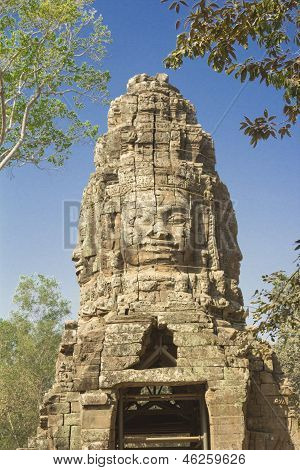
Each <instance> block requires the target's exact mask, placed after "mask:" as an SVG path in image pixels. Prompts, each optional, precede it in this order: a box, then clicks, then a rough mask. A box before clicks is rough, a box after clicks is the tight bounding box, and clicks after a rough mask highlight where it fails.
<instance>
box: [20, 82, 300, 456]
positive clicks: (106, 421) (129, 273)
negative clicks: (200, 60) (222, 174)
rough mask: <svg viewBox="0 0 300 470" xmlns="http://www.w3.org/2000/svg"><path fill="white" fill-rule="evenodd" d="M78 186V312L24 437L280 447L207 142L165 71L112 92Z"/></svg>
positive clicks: (289, 414)
mask: <svg viewBox="0 0 300 470" xmlns="http://www.w3.org/2000/svg"><path fill="white" fill-rule="evenodd" d="M95 166H96V169H95V172H94V173H93V174H92V175H91V177H90V180H89V182H88V185H87V187H86V189H85V191H84V194H83V200H82V206H81V213H80V221H79V240H78V246H77V248H76V249H75V251H74V255H73V256H74V261H75V266H76V274H77V277H78V282H79V285H80V293H81V300H80V312H79V318H78V321H69V322H67V323H66V325H65V333H64V335H63V338H62V343H61V346H60V351H59V354H58V360H57V369H56V378H55V383H54V385H53V387H52V388H51V390H50V391H49V392H48V393H47V394H46V395H45V397H44V401H43V404H42V407H41V418H40V426H39V428H38V431H37V436H36V437H35V438H32V439H30V442H29V448H35V449H142V448H151V449H170V448H171V449H172V448H174V449H292V448H295V446H296V444H295V442H296V434H297V428H296V420H295V419H294V418H293V410H292V408H291V407H290V406H289V399H290V394H291V391H290V389H289V387H288V384H287V383H286V381H285V380H284V379H283V375H282V373H281V370H280V367H279V364H278V361H277V360H276V357H275V356H274V354H273V352H272V349H271V348H270V346H269V345H268V343H264V342H259V341H257V340H256V339H255V338H254V334H253V330H252V329H251V328H249V327H246V324H245V317H246V313H245V310H244V309H243V299H242V294H241V291H240V289H239V285H238V284H239V268H240V261H241V258H242V256H241V252H240V249H239V246H238V244H237V223H236V218H235V214H234V210H233V207H232V203H231V200H230V196H229V193H228V190H227V188H226V186H225V185H224V184H223V183H222V182H221V181H220V179H219V176H218V174H217V172H216V170H215V152H214V145H213V141H212V139H211V137H210V135H209V134H207V133H206V132H205V131H204V130H203V129H202V127H201V126H200V125H199V124H197V120H196V114H195V110H194V107H193V106H192V104H191V103H190V102H189V101H187V100H186V99H184V98H183V97H182V95H181V94H180V92H179V91H178V90H177V89H176V88H174V87H173V86H172V85H170V84H169V83H168V77H167V75H165V74H158V75H156V76H155V77H149V76H148V75H146V74H142V75H137V76H135V77H133V78H132V79H131V80H129V82H128V87H127V93H126V94H125V95H123V96H121V97H120V98H117V99H116V100H115V101H113V102H112V104H111V107H110V110H109V114H108V132H107V134H105V135H104V136H102V137H101V138H100V139H99V141H98V143H97V145H96V150H95Z"/></svg>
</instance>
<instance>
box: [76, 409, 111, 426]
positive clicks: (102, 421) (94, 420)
mask: <svg viewBox="0 0 300 470" xmlns="http://www.w3.org/2000/svg"><path fill="white" fill-rule="evenodd" d="M114 416H115V414H114V413H113V412H112V410H98V409H94V408H91V409H83V411H82V429H107V428H110V426H111V425H113V418H114Z"/></svg>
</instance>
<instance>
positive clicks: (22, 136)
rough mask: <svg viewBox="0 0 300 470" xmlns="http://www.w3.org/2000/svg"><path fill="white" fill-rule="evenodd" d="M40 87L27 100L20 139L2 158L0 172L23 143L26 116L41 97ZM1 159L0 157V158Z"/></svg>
mask: <svg viewBox="0 0 300 470" xmlns="http://www.w3.org/2000/svg"><path fill="white" fill-rule="evenodd" d="M41 91H42V89H41V87H39V88H38V89H37V91H36V93H35V94H34V95H33V96H32V98H31V99H30V100H29V102H28V103H27V105H26V108H25V111H24V116H23V120H22V126H21V132H20V138H19V140H18V141H17V143H16V144H15V145H14V146H13V148H12V149H11V150H9V152H8V153H7V154H6V155H5V156H4V158H2V160H1V161H0V170H2V169H3V168H4V167H5V166H6V165H7V163H8V162H9V161H10V160H11V159H12V158H13V156H14V155H15V154H16V152H17V151H18V149H19V148H20V146H21V145H22V143H23V140H24V138H25V134H26V127H27V122H28V116H29V111H30V108H31V107H32V106H33V104H34V103H35V102H36V101H37V99H38V98H39V97H40V95H41ZM0 158H1V157H0Z"/></svg>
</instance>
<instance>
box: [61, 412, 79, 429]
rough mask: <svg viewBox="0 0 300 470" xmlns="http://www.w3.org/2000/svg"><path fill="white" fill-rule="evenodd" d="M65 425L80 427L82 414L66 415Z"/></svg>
mask: <svg viewBox="0 0 300 470" xmlns="http://www.w3.org/2000/svg"><path fill="white" fill-rule="evenodd" d="M64 425H65V426H79V425H80V414H79V413H70V414H68V415H64Z"/></svg>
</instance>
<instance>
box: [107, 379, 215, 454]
mask: <svg viewBox="0 0 300 470" xmlns="http://www.w3.org/2000/svg"><path fill="white" fill-rule="evenodd" d="M119 393H120V395H119V404H118V414H117V421H116V446H115V448H117V449H157V450H160V449H165V450H166V449H173V450H175V449H186V450H189V449H190V450H192V449H203V450H207V449H209V448H210V445H209V422H208V412H207V407H206V404H205V398H204V395H205V386H204V385H186V386H171V385H167V384H156V385H144V386H140V387H127V388H121V389H120V390H119Z"/></svg>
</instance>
